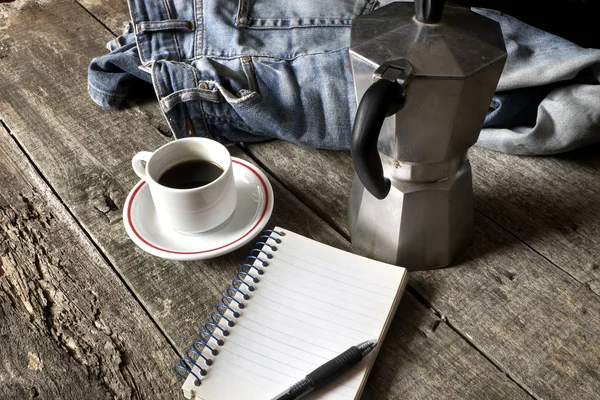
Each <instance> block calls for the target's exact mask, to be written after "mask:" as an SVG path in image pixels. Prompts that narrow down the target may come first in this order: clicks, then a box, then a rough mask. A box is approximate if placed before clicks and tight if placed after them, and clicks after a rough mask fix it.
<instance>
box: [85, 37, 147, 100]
mask: <svg viewBox="0 0 600 400" xmlns="http://www.w3.org/2000/svg"><path fill="white" fill-rule="evenodd" d="M106 47H107V48H108V50H110V53H109V54H108V55H106V56H102V57H97V58H94V59H93V60H92V62H91V63H90V66H89V69H88V77H89V79H88V93H89V95H90V97H91V98H92V100H94V101H95V102H96V103H97V104H98V105H100V106H102V107H117V108H118V107H121V106H122V104H123V101H124V100H125V99H126V98H127V96H128V95H129V93H130V91H131V89H132V88H133V87H135V85H136V83H138V82H139V80H142V81H146V82H150V76H149V75H148V73H146V72H144V71H141V70H140V69H139V68H138V67H139V66H140V65H141V63H140V58H139V56H138V51H137V46H136V43H135V36H134V35H133V34H131V33H125V34H123V35H121V36H119V37H118V38H116V39H114V40H111V41H110V42H108V43H107V45H106Z"/></svg>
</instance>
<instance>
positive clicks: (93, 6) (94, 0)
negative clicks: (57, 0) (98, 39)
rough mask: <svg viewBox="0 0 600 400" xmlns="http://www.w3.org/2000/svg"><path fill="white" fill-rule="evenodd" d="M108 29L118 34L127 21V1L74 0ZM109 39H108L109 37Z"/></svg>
mask: <svg viewBox="0 0 600 400" xmlns="http://www.w3.org/2000/svg"><path fill="white" fill-rule="evenodd" d="M75 1H77V3H79V4H81V6H82V7H83V8H85V9H86V10H87V11H88V12H89V13H91V14H92V15H94V17H96V18H97V19H98V20H99V21H101V22H102V23H103V24H104V25H105V26H106V27H107V28H108V29H110V30H111V31H113V32H114V33H116V34H117V35H120V34H121V32H122V30H123V28H125V26H126V25H127V24H128V23H129V8H128V6H127V1H126V0H122V1H105V0H75ZM109 40H110V39H109Z"/></svg>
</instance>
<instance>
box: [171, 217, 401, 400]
mask: <svg viewBox="0 0 600 400" xmlns="http://www.w3.org/2000/svg"><path fill="white" fill-rule="evenodd" d="M251 253H252V255H250V256H249V257H248V258H247V259H246V263H244V266H242V270H241V272H240V273H238V274H237V276H236V280H235V281H234V282H232V285H231V287H230V288H229V289H228V290H227V294H226V296H225V297H224V298H223V299H222V300H223V302H222V303H221V304H219V305H218V306H217V308H216V312H215V313H213V314H212V315H211V317H210V319H209V322H208V324H206V325H204V327H205V331H204V333H201V335H200V339H199V340H198V341H196V342H194V344H193V346H192V349H191V350H190V351H188V353H187V354H186V356H187V357H186V359H184V361H183V362H182V363H181V364H180V366H179V370H183V369H187V368H189V369H188V370H189V371H191V373H189V374H188V375H187V378H186V380H185V382H184V385H183V387H182V389H183V393H184V395H185V397H187V398H192V399H206V400H220V399H223V400H230V399H244V400H252V399H257V400H259V399H260V400H264V399H271V398H272V397H274V396H276V395H277V394H279V393H281V392H282V391H284V390H285V389H286V388H288V387H289V386H291V385H293V384H294V383H296V382H297V381H299V380H300V379H302V378H304V377H305V376H306V375H307V374H308V373H310V372H311V371H313V370H314V369H315V368H317V367H319V366H320V365H322V364H324V363H325V362H327V361H328V360H330V359H332V358H334V357H335V356H337V355H339V354H340V353H342V352H343V351H345V350H347V349H348V348H349V347H351V346H354V345H357V344H359V343H360V342H363V341H365V340H368V339H373V338H375V339H378V340H379V342H380V345H379V346H381V342H382V341H383V338H384V337H385V334H386V332H387V329H388V327H389V324H390V322H391V319H392V317H393V315H394V313H395V310H396V308H397V307H398V303H399V302H400V298H401V296H402V293H403V291H404V288H405V285H406V281H407V273H406V270H405V269H404V268H401V267H397V266H394V265H390V264H385V263H382V262H379V261H374V260H371V259H368V258H364V257H360V256H358V255H355V254H352V253H349V252H346V251H342V250H339V249H336V248H333V247H330V246H327V245H325V244H323V243H320V242H317V241H314V240H311V239H308V238H306V237H303V236H301V235H298V234H295V233H293V232H291V231H290V230H287V229H285V228H281V227H276V228H275V229H274V230H272V231H269V233H268V235H264V236H262V237H261V240H260V242H259V244H258V246H257V248H256V249H254V250H253V251H252V252H251ZM227 296H229V297H227ZM230 325H233V326H230ZM204 344H205V345H204ZM379 346H378V348H376V349H375V350H374V351H373V352H371V353H370V355H368V356H367V357H365V359H363V360H362V361H361V362H360V363H359V364H357V365H356V366H355V367H354V368H352V369H351V370H349V371H347V373H345V374H344V375H343V376H341V377H340V378H339V379H336V380H335V381H334V382H332V383H331V384H330V385H328V386H326V387H325V388H323V389H321V390H318V391H316V392H313V393H312V394H311V395H309V396H308V397H306V398H307V399H328V400H329V399H331V400H334V399H335V400H348V399H358V398H359V397H360V395H361V393H362V390H363V388H364V386H365V383H366V380H367V377H368V374H369V371H370V369H371V367H372V365H373V363H374V362H375V358H376V356H377V352H378V350H379ZM215 354H216V355H215ZM207 362H208V363H209V364H211V365H207Z"/></svg>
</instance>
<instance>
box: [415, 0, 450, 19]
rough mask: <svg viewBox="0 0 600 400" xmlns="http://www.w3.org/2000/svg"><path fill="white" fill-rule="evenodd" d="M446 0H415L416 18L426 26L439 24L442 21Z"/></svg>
mask: <svg viewBox="0 0 600 400" xmlns="http://www.w3.org/2000/svg"><path fill="white" fill-rule="evenodd" d="M445 2H446V0H415V18H416V19H417V21H419V22H422V23H424V24H437V23H438V22H440V19H442V11H444V3H445Z"/></svg>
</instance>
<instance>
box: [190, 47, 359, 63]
mask: <svg viewBox="0 0 600 400" xmlns="http://www.w3.org/2000/svg"><path fill="white" fill-rule="evenodd" d="M347 50H348V48H347V47H343V48H341V49H335V50H325V51H320V52H317V53H306V54H299V55H297V56H294V57H281V56H274V55H271V54H243V55H241V54H238V55H234V56H212V55H206V54H204V55H201V56H198V57H193V58H186V59H185V60H181V61H180V62H185V63H189V62H193V61H196V60H200V59H202V58H208V59H210V60H235V59H236V58H239V57H242V56H244V55H246V56H249V57H262V58H271V59H274V60H279V61H294V60H296V59H297V58H301V57H310V56H319V55H323V54H330V53H339V52H342V51H347Z"/></svg>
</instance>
